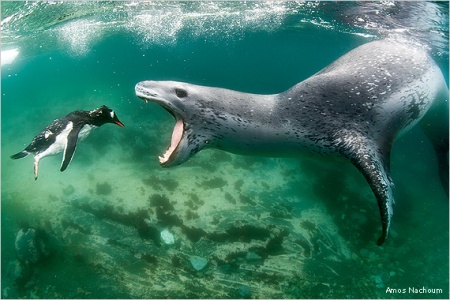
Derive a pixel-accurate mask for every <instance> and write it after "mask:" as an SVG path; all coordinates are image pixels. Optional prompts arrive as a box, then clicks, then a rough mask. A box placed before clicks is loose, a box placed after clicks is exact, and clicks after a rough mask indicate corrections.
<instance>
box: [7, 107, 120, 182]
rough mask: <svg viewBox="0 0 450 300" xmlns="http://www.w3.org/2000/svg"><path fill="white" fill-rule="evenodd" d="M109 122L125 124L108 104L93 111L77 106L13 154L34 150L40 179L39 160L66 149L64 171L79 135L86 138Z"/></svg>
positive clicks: (20, 156)
mask: <svg viewBox="0 0 450 300" xmlns="http://www.w3.org/2000/svg"><path fill="white" fill-rule="evenodd" d="M106 123H115V124H117V125H119V126H121V127H123V126H124V125H123V123H122V122H120V121H119V119H118V118H117V116H116V113H115V112H114V111H113V110H112V109H110V108H108V107H106V106H105V105H103V106H100V107H99V108H97V109H94V110H92V111H84V110H77V111H74V112H71V113H69V114H68V115H66V116H64V117H62V118H61V119H56V120H55V121H53V123H52V124H50V125H49V126H47V127H45V129H44V130H42V131H41V132H40V133H39V134H38V135H36V136H35V137H34V138H33V140H32V141H31V143H30V144H29V145H28V146H27V147H26V148H25V149H24V150H23V151H21V152H19V153H17V154H14V155H11V158H12V159H18V158H24V157H26V156H28V155H29V154H31V153H33V154H34V179H35V180H37V177H38V168H39V160H40V159H41V158H43V157H46V156H49V155H55V154H58V153H60V152H61V151H63V150H64V156H63V160H62V164H61V172H62V171H64V170H65V169H66V168H67V166H68V165H69V163H70V162H71V160H72V157H73V154H74V152H75V148H76V146H77V141H78V138H80V139H81V140H82V139H84V138H85V137H86V136H87V135H88V134H89V132H90V131H91V129H93V128H95V127H99V126H102V125H103V124H106Z"/></svg>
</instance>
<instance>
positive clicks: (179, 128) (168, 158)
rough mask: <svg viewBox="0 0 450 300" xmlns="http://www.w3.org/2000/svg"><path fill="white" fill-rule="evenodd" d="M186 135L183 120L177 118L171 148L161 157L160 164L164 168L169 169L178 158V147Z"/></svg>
mask: <svg viewBox="0 0 450 300" xmlns="http://www.w3.org/2000/svg"><path fill="white" fill-rule="evenodd" d="M183 133H184V122H183V119H181V118H177V123H176V124H175V127H174V128H173V132H172V139H171V141H170V146H169V148H167V150H166V152H165V153H164V155H163V156H159V163H160V164H161V166H163V167H167V166H168V165H169V164H170V163H171V162H172V161H173V160H174V159H175V157H176V155H177V153H178V146H179V145H180V142H181V139H182V138H183Z"/></svg>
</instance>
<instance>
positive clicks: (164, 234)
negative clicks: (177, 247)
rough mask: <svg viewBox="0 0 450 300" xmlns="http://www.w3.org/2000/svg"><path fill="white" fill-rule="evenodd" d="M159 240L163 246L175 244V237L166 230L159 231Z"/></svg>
mask: <svg viewBox="0 0 450 300" xmlns="http://www.w3.org/2000/svg"><path fill="white" fill-rule="evenodd" d="M161 239H162V241H163V242H164V244H166V245H173V244H174V243H175V237H174V236H173V234H172V233H171V232H170V231H169V230H167V229H164V230H163V231H161Z"/></svg>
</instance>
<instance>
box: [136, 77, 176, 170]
mask: <svg viewBox="0 0 450 300" xmlns="http://www.w3.org/2000/svg"><path fill="white" fill-rule="evenodd" d="M136 96H138V97H139V98H141V99H142V100H144V101H145V103H148V102H155V103H157V104H159V105H161V106H162V107H163V108H164V109H165V110H167V111H168V112H169V113H170V114H171V115H172V116H173V117H174V118H175V120H176V123H175V127H174V128H173V132H172V138H171V141H170V145H169V147H168V148H167V150H166V152H165V153H164V154H163V155H162V156H159V163H160V164H161V166H165V165H167V164H169V163H170V162H172V161H173V160H174V159H175V157H176V156H177V153H178V150H179V145H180V143H181V140H182V138H183V134H184V128H185V125H184V121H183V118H182V117H181V116H180V114H178V113H177V112H176V109H174V108H173V107H172V105H171V103H170V102H169V101H167V100H166V99H163V98H161V97H159V95H158V94H157V93H154V92H152V91H150V90H148V89H146V88H145V87H142V86H141V85H140V84H137V85H136Z"/></svg>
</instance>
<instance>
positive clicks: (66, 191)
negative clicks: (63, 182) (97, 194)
mask: <svg viewBox="0 0 450 300" xmlns="http://www.w3.org/2000/svg"><path fill="white" fill-rule="evenodd" d="M74 192H75V188H74V187H73V185H71V184H69V185H68V186H66V187H65V188H63V193H64V195H66V196H69V195H71V194H73V193H74Z"/></svg>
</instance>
